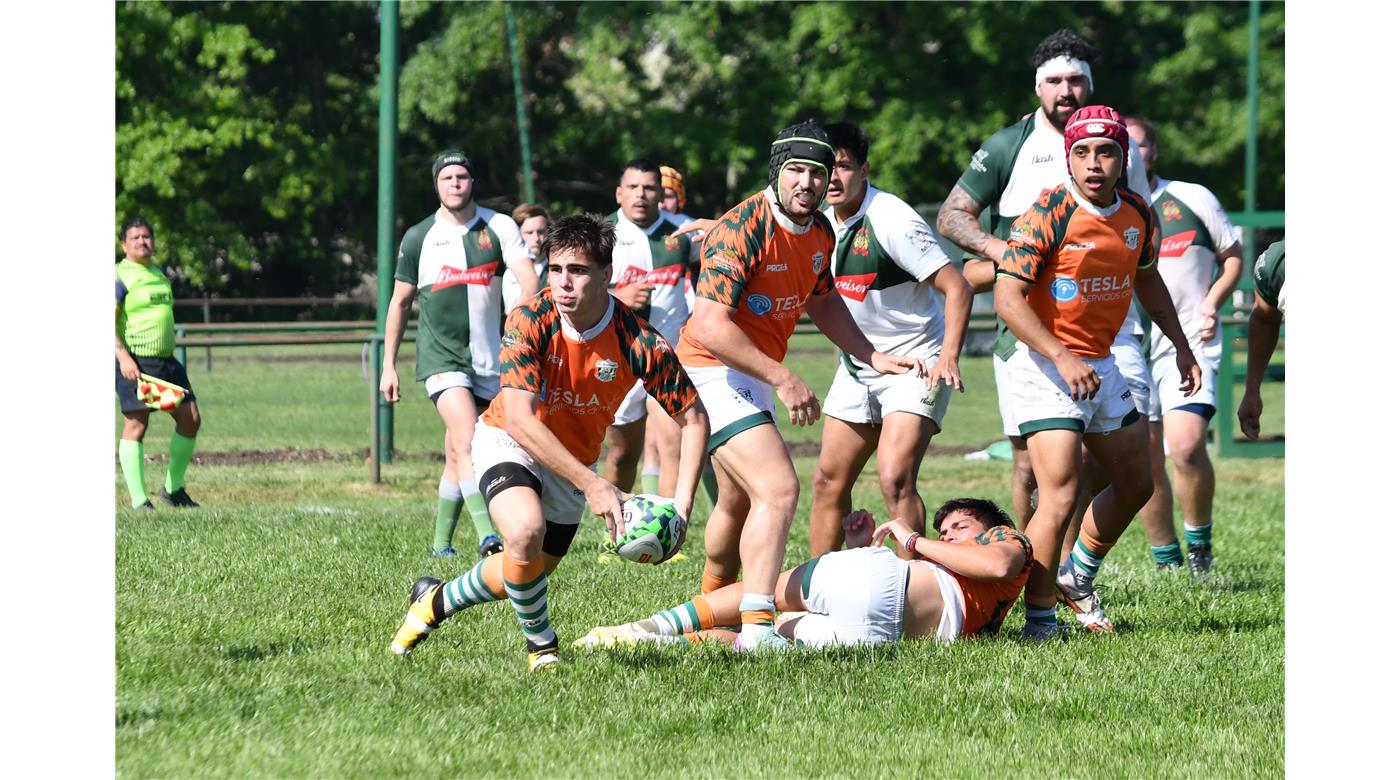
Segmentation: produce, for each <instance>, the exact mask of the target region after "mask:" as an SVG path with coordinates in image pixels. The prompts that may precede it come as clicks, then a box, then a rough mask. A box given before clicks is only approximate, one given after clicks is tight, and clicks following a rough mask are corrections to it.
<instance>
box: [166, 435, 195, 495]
mask: <svg viewBox="0 0 1400 780" xmlns="http://www.w3.org/2000/svg"><path fill="white" fill-rule="evenodd" d="M193 454H194V437H193V436H181V435H180V433H179V432H178V431H177V432H175V433H172V434H170V469H169V470H168V471H166V472H165V492H166V493H174V492H175V491H177V490H179V489H180V488H183V487H184V486H185V469H186V468H188V467H189V465H190V456H191V455H193Z"/></svg>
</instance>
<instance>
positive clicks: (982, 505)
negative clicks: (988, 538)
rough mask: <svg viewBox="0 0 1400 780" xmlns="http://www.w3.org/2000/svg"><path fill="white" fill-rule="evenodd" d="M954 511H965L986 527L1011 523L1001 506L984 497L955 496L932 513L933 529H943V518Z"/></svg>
mask: <svg viewBox="0 0 1400 780" xmlns="http://www.w3.org/2000/svg"><path fill="white" fill-rule="evenodd" d="M954 512H966V513H968V514H970V515H972V516H973V517H975V518H977V520H978V522H981V523H983V524H984V525H986V526H987V527H988V528H995V527H997V526H999V525H1011V518H1009V517H1007V516H1006V513H1005V512H1003V511H1002V510H1001V507H999V506H997V505H996V504H995V503H993V502H991V501H988V500H987V499H985V498H955V499H952V500H951V501H945V502H943V506H940V507H939V508H938V511H937V512H934V513H933V527H934V529H935V530H939V531H941V530H943V520H944V519H945V518H946V517H948V515H951V514H952V513H954Z"/></svg>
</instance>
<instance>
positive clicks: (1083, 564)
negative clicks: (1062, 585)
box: [1069, 530, 1113, 580]
mask: <svg viewBox="0 0 1400 780" xmlns="http://www.w3.org/2000/svg"><path fill="white" fill-rule="evenodd" d="M1112 549H1113V545H1111V544H1104V543H1103V542H1101V541H1099V540H1098V539H1095V538H1094V537H1092V536H1090V535H1089V533H1088V532H1087V531H1083V530H1081V531H1080V532H1079V539H1078V540H1076V541H1075V543H1074V550H1073V551H1071V552H1070V554H1069V560H1070V564H1071V565H1072V566H1074V568H1076V569H1078V570H1079V571H1081V572H1083V573H1084V574H1085V575H1086V576H1088V578H1089V579H1091V580H1092V579H1093V578H1094V577H1096V576H1098V573H1099V567H1100V566H1102V565H1103V557H1104V556H1105V555H1108V551H1109V550H1112Z"/></svg>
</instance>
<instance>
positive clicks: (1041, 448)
mask: <svg viewBox="0 0 1400 780" xmlns="http://www.w3.org/2000/svg"><path fill="white" fill-rule="evenodd" d="M1082 439H1083V434H1081V433H1080V432H1079V431H1077V430H1074V429H1070V428H1047V429H1045V430H1041V431H1036V432H1034V433H1031V434H1030V435H1028V436H1026V454H1027V457H1028V458H1029V460H1030V464H1031V470H1032V471H1033V472H1034V473H1035V479H1036V484H1037V485H1038V486H1039V488H1040V492H1041V497H1042V500H1043V499H1044V496H1045V494H1046V493H1047V492H1048V491H1051V490H1065V489H1070V488H1073V487H1074V486H1075V485H1077V484H1078V479H1079V471H1080V463H1079V446H1080V441H1081V440H1082Z"/></svg>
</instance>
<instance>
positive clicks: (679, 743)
mask: <svg viewBox="0 0 1400 780" xmlns="http://www.w3.org/2000/svg"><path fill="white" fill-rule="evenodd" d="M190 358H191V359H190V363H191V377H192V379H193V381H194V383H195V390H196V392H197V393H198V394H199V397H200V403H201V407H202V410H203V411H204V415H205V419H206V427H205V429H204V430H203V432H202V433H201V434H200V444H199V446H200V449H199V451H198V452H197V453H196V454H197V456H199V455H201V454H202V455H204V456H205V457H206V461H213V462H212V463H211V462H204V463H196V464H195V465H193V466H191V468H190V472H189V484H190V491H191V493H192V494H193V495H194V496H195V497H196V499H198V500H200V501H202V502H204V503H205V507H204V508H202V509H200V510H197V511H189V512H182V513H174V512H169V511H161V512H157V513H149V514H137V513H134V512H130V511H129V510H125V509H123V510H121V511H119V513H118V518H117V537H116V538H117V561H116V576H117V602H116V608H117V609H116V615H117V626H116V629H117V646H116V651H117V652H116V657H117V697H116V712H115V718H116V750H117V754H116V756H117V762H116V768H117V771H118V773H119V774H121V775H123V776H128V777H169V776H179V777H189V776H233V777H245V776H263V777H266V776H271V777H304V776H315V777H339V776H370V777H379V776H410V775H411V776H427V777H439V776H463V775H470V776H478V775H480V776H492V777H496V776H508V777H515V776H551V777H552V776H615V775H626V776H639V775H653V774H655V775H662V776H695V775H707V776H726V777H733V776H749V775H765V776H785V777H786V776H812V775H819V776H865V775H873V774H880V775H886V774H897V775H908V774H914V773H920V774H924V773H932V774H934V775H936V776H954V777H968V776H994V777H999V776H1008V775H1023V774H1028V773H1030V772H1045V771H1052V772H1055V773H1057V774H1064V775H1069V776H1076V777H1079V776H1084V777H1087V776H1091V775H1097V776H1148V775H1185V776H1212V777H1213V776H1219V775H1226V776H1254V775H1260V774H1268V775H1277V774H1281V772H1282V770H1283V588H1284V586H1283V494H1284V490H1283V462H1282V461H1281V460H1240V459H1227V460H1222V461H1217V473H1218V477H1217V480H1218V489H1217V497H1216V507H1217V509H1216V519H1217V520H1218V521H1219V523H1218V524H1217V528H1216V531H1215V538H1216V550H1217V571H1216V572H1215V573H1214V574H1213V575H1212V576H1210V577H1208V578H1206V579H1204V580H1203V581H1197V582H1193V581H1191V580H1190V579H1189V578H1187V577H1185V576H1180V575H1176V574H1163V573H1158V572H1157V571H1155V569H1154V567H1153V566H1152V563H1151V558H1150V555H1149V554H1148V551H1147V547H1146V542H1145V540H1144V537H1143V535H1142V531H1141V529H1140V528H1139V527H1138V526H1136V525H1134V526H1133V527H1132V528H1130V529H1129V531H1128V532H1127V534H1125V536H1124V538H1123V540H1122V542H1121V543H1120V544H1119V546H1118V547H1117V548H1116V549H1115V550H1114V552H1113V554H1112V555H1111V556H1110V557H1109V559H1108V561H1107V563H1106V564H1105V569H1104V573H1103V575H1102V576H1101V577H1100V584H1101V589H1102V593H1103V597H1104V600H1105V603H1106V606H1107V608H1108V610H1109V612H1110V614H1111V615H1112V616H1113V618H1114V621H1115V623H1116V624H1117V625H1118V626H1119V628H1120V629H1121V633H1120V634H1119V635H1117V636H1112V637H1093V636H1086V635H1082V634H1080V633H1079V632H1074V633H1073V634H1072V635H1071V636H1070V639H1069V641H1068V642H1067V643H1065V644H1063V645H1053V646H1048V647H1038V646H1030V647H1028V646H1023V645H1021V644H1019V643H1018V642H1016V641H1014V640H1013V639H1011V638H1010V637H1011V636H1013V635H1014V634H1015V633H1016V632H1018V631H1019V628H1020V624H1021V622H1022V617H1021V614H1020V610H1019V608H1017V609H1015V610H1013V612H1012V614H1011V616H1010V617H1009V618H1008V620H1007V627H1006V629H1007V630H1006V631H1005V632H1004V636H1002V637H998V638H994V639H990V640H979V641H974V642H962V643H957V644H955V645H952V646H939V645H934V644H929V643H908V644H901V645H899V646H892V647H881V648H873V649H858V650H856V649H850V650H834V651H826V652H821V653H812V654H792V655H787V656H783V657H779V658H765V659H754V658H740V657H736V656H734V655H732V654H731V653H729V652H726V651H724V650H722V649H719V648H710V647H705V648H649V649H632V650H627V651H623V652H610V653H593V654H582V653H570V654H569V655H568V656H567V662H566V664H565V665H564V666H563V667H562V668H561V669H560V670H559V672H558V673H557V674H554V675H551V676H548V677H543V678H536V677H530V676H527V675H526V674H525V673H524V658H523V653H522V652H521V646H522V640H521V638H520V634H519V631H518V629H517V628H516V627H515V625H514V620H513V616H512V615H511V614H510V610H509V609H508V608H506V607H504V606H502V605H488V606H486V607H477V608H472V609H470V610H468V611H466V612H464V613H462V614H461V615H459V616H457V617H455V618H453V620H452V621H450V622H449V623H448V624H447V625H446V626H444V627H443V628H442V629H441V630H440V631H438V632H436V633H434V634H433V636H432V637H431V638H430V639H429V640H428V641H427V642H426V643H425V644H424V645H423V646H422V647H421V648H420V649H419V650H418V651H417V653H416V654H415V656H414V657H413V659H412V660H410V661H408V662H402V661H399V660H397V659H394V658H391V657H390V656H389V654H388V640H389V635H390V633H391V632H392V631H393V629H394V626H395V625H396V624H397V622H398V620H399V618H400V617H401V616H402V610H403V600H404V597H405V595H406V593H407V589H408V585H409V583H410V582H412V580H413V579H414V578H415V577H417V576H420V575H423V574H433V575H435V576H439V577H450V576H455V575H456V574H459V573H460V572H461V571H462V570H463V567H464V566H465V565H466V563H467V561H466V560H464V559H458V561H459V562H453V561H444V560H432V559H429V558H427V557H426V555H424V551H425V549H426V547H427V545H428V542H429V540H430V538H431V533H432V512H433V507H434V502H435V488H436V485H437V479H438V473H439V470H440V469H441V461H440V455H438V454H437V453H438V451H439V449H440V447H441V428H440V424H439V423H438V422H437V420H436V416H435V415H434V413H433V411H432V409H431V406H430V404H429V403H428V402H427V401H426V399H425V398H424V397H423V396H422V394H421V386H419V385H412V386H410V387H409V389H408V390H407V391H406V392H405V397H406V399H407V400H405V401H404V402H403V403H402V404H400V406H399V409H398V412H397V415H396V426H397V442H396V443H397V445H398V450H399V455H398V457H396V458H395V460H394V462H392V463H390V464H386V466H385V469H384V480H385V481H384V483H383V484H381V485H379V486H372V485H370V484H369V483H368V473H369V472H368V467H367V466H366V464H365V462H364V455H365V451H366V448H367V432H368V399H369V389H368V385H367V384H365V382H364V380H363V379H362V378H361V375H360V363H359V357H358V352H357V351H356V350H353V349H349V350H338V349H334V348H329V347H319V348H311V349H307V348H301V349H295V348H293V349H285V350H270V349H269V350H256V351H251V350H224V351H222V352H216V353H215V356H214V370H213V372H212V373H207V372H205V370H204V362H203V354H202V353H198V352H195V351H192V352H191V356H190ZM288 358H309V359H306V360H301V361H294V360H288ZM792 359H793V364H794V365H795V366H796V367H797V368H798V370H799V372H800V373H801V374H802V375H803V376H804V377H807V378H808V380H809V382H810V383H811V385H812V387H813V389H814V390H816V391H817V392H818V394H825V392H826V388H827V384H828V382H829V381H830V372H831V363H830V352H829V348H828V347H824V346H822V342H821V341H819V340H818V339H815V338H810V339H808V338H804V339H800V340H799V341H798V342H796V343H795V345H794V351H793V356H792ZM402 365H403V367H404V368H405V372H404V373H405V374H406V373H407V366H408V365H409V363H408V361H405V362H404V363H403V364H402ZM963 368H964V374H965V377H966V381H967V384H968V386H969V391H968V393H967V394H965V395H961V396H958V397H956V398H955V399H954V400H953V404H952V407H951V409H950V411H949V413H948V418H947V420H946V421H945V423H946V426H945V427H946V430H945V431H944V433H942V434H940V435H939V436H938V437H936V438H935V439H934V445H935V446H936V447H946V448H950V450H946V451H956V452H959V453H961V452H966V451H970V450H973V449H980V448H981V447H983V446H985V445H986V444H988V443H990V442H992V441H995V440H996V439H998V438H999V432H998V431H999V425H1000V423H999V418H998V416H997V412H996V407H995V400H994V399H995V396H994V394H993V388H992V381H991V370H990V364H989V363H988V362H987V361H986V359H969V360H967V361H965V363H964V366H963ZM274 385H275V386H276V387H277V388H279V390H278V392H277V393H276V394H275V396H273V395H270V394H267V393H266V388H267V387H269V386H274ZM274 397H276V398H280V399H283V400H280V401H277V400H273V398H274ZM1265 404H1266V417H1265V420H1264V423H1265V429H1266V430H1282V427H1283V425H1282V415H1281V409H1282V388H1281V387H1280V386H1278V385H1271V386H1266V396H1265ZM170 429H171V425H170V423H169V422H168V420H158V421H156V422H154V423H153V425H152V431H151V435H150V436H149V437H148V440H147V441H148V447H147V453H148V455H152V456H160V455H162V454H163V453H164V448H165V443H166V441H167V438H166V437H168V435H169V431H170ZM784 434H785V435H786V436H788V437H789V441H791V442H816V441H817V440H818V437H819V435H820V427H819V426H818V427H814V428H806V429H801V430H793V429H789V428H788V427H787V426H786V425H784ZM286 448H296V449H298V450H301V451H308V450H316V451H324V452H322V453H319V454H318V455H317V456H316V459H302V460H289V461H287V462H274V463H251V464H244V465H216V464H221V463H225V462H227V461H228V460H229V458H228V457H227V453H230V452H234V451H246V450H260V451H274V450H284V449H286ZM938 452H945V450H938ZM114 460H115V456H114ZM814 462H815V458H813V457H811V456H808V455H802V456H799V457H798V458H797V459H796V463H797V469H798V474H799V476H800V477H801V478H802V479H803V480H804V481H805V480H808V479H810V475H811V470H812V467H813V464H814ZM1008 471H1009V466H1008V464H1006V463H1002V462H970V461H964V460H963V459H962V457H961V455H960V454H957V455H951V454H949V455H930V457H929V458H928V459H927V460H926V461H925V465H924V468H923V472H922V474H921V477H920V489H921V491H922V493H923V495H924V496H925V497H926V500H928V501H929V502H930V503H934V502H936V501H938V500H941V499H943V498H946V497H951V496H953V495H962V494H973V495H982V496H986V497H989V498H992V499H994V500H997V501H998V502H1001V503H1003V504H1004V505H1005V504H1008V503H1009V490H1008ZM147 472H148V473H147V482H148V485H149V486H150V487H152V488H154V487H155V486H156V484H157V482H158V480H159V479H160V478H161V475H162V474H163V468H162V466H161V465H160V464H158V463H153V464H150V465H149V466H148V468H147ZM865 474H866V477H865V478H864V479H862V481H861V483H860V485H859V486H858V489H857V494H856V501H857V504H865V505H867V506H870V507H872V508H875V509H877V510H879V508H880V504H879V498H878V488H877V487H876V485H875V481H874V467H873V464H871V465H870V466H868V467H867V469H866V472H865ZM806 487H807V486H806V485H804V496H803V499H802V504H801V506H800V508H799V513H798V519H797V521H796V523H795V524H794V528H793V532H792V534H791V537H790V538H789V541H788V553H787V562H788V564H789V565H795V564H797V563H799V562H801V561H802V560H804V559H805V558H806V546H807V538H806V521H805V519H806V516H807V506H808V504H807V502H808V500H809V499H808V496H807V492H808V491H807V490H806ZM114 489H115V493H116V498H117V501H118V503H119V505H125V503H126V502H125V499H126V496H125V490H124V489H123V488H122V487H121V485H120V475H119V473H118V472H117V470H116V469H115V467H114ZM707 510H708V507H707V506H706V505H705V501H704V499H701V500H700V502H698V506H697V512H696V521H697V522H701V521H703V517H704V515H705V513H706V511H707ZM600 525H601V524H600V523H599V522H597V521H596V520H587V521H585V526H584V528H583V530H581V531H580V533H579V536H578V538H577V540H576V541H575V543H574V547H573V550H572V552H571V554H570V555H569V557H568V558H566V559H565V561H564V562H563V564H562V565H561V567H560V569H559V572H558V573H557V575H556V576H555V577H554V578H552V580H551V596H552V598H551V607H552V609H551V616H552V618H553V622H554V624H555V627H556V628H557V629H558V631H559V633H560V635H561V637H563V638H564V639H565V640H566V641H567V640H569V639H571V638H575V637H578V636H580V635H582V634H583V633H584V632H586V631H587V630H588V629H589V628H590V627H592V626H593V625H596V624H600V623H616V622H620V621H622V620H626V619H631V618H635V617H639V616H643V615H646V614H649V613H650V612H652V611H655V610H656V609H657V608H661V607H667V606H671V605H673V604H675V603H677V602H679V601H681V600H684V599H685V598H688V597H689V596H691V595H693V593H694V591H695V590H696V588H697V585H698V583H699V579H700V566H701V562H702V557H703V555H702V553H701V548H700V545H699V544H697V543H696V542H697V541H698V540H699V539H700V535H699V534H698V533H697V534H693V535H692V537H691V540H692V541H691V543H690V545H689V546H688V548H687V551H686V552H687V553H688V554H689V555H688V557H687V558H686V559H685V560H682V561H678V562H674V563H669V564H666V565H664V566H660V567H648V566H636V565H632V564H626V563H623V562H621V561H617V560H615V559H613V562H611V563H609V564H601V563H600V562H599V556H598V553H599V552H600V551H601V549H602V545H603V541H604V534H603V532H602V530H601V528H600ZM458 533H459V539H463V538H465V536H469V535H470V534H471V531H470V525H469V523H467V522H466V521H465V519H464V521H463V523H462V525H461V527H459V532H458ZM1061 619H1062V621H1069V620H1071V618H1069V616H1068V614H1067V613H1065V614H1063V615H1062V617H1061ZM1081 746H1084V747H1081ZM1086 755H1087V756H1092V758H1086V757H1085V756H1086Z"/></svg>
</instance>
